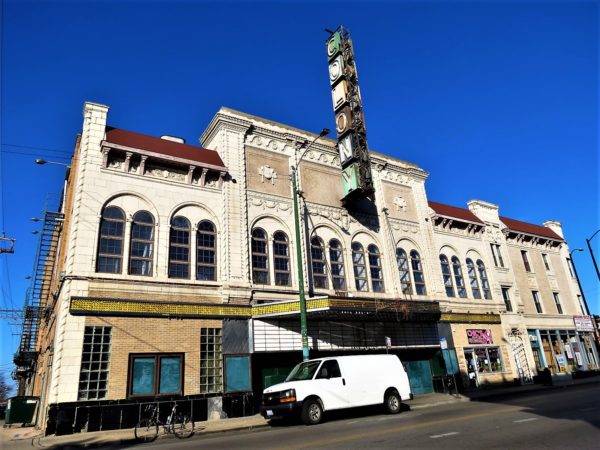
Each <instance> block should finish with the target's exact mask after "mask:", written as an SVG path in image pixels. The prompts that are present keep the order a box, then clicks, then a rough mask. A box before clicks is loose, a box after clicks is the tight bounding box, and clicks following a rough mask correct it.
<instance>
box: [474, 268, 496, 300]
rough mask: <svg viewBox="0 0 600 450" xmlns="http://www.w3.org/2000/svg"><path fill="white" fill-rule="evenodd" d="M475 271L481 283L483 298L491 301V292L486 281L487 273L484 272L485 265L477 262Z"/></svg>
mask: <svg viewBox="0 0 600 450" xmlns="http://www.w3.org/2000/svg"><path fill="white" fill-rule="evenodd" d="M477 270H478V272H479V280H480V281H481V289H482V290H483V298H485V299H486V300H491V299H492V292H491V291H490V283H489V281H488V277H487V273H486V272H485V265H484V264H483V261H482V260H480V259H478V260H477Z"/></svg>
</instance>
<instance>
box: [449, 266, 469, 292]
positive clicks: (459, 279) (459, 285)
mask: <svg viewBox="0 0 600 450" xmlns="http://www.w3.org/2000/svg"><path fill="white" fill-rule="evenodd" d="M452 271H453V272H454V281H455V283H456V290H457V291H458V296H459V297H461V298H467V289H466V287H465V280H464V278H463V273H462V268H461V267H460V261H459V260H458V258H457V257H456V256H453V257H452Z"/></svg>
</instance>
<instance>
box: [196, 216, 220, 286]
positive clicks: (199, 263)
mask: <svg viewBox="0 0 600 450" xmlns="http://www.w3.org/2000/svg"><path fill="white" fill-rule="evenodd" d="M196 280H203V281H216V280H217V232H216V230H215V226H214V224H213V223H212V222H209V221H208V220H203V221H202V222H200V223H199V224H198V233H197V234H196Z"/></svg>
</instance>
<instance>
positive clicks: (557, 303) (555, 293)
mask: <svg viewBox="0 0 600 450" xmlns="http://www.w3.org/2000/svg"><path fill="white" fill-rule="evenodd" d="M552 295H553V296H554V303H555V304H556V310H557V311H558V313H559V314H563V309H562V305H561V304H560V297H559V296H558V292H553V293H552Z"/></svg>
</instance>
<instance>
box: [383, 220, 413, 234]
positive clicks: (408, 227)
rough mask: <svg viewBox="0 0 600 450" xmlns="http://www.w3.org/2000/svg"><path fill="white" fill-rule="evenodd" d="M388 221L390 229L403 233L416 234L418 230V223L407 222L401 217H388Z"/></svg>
mask: <svg viewBox="0 0 600 450" xmlns="http://www.w3.org/2000/svg"><path fill="white" fill-rule="evenodd" d="M388 222H389V224H390V227H391V228H392V230H395V231H401V232H403V233H411V234H417V233H418V232H419V225H418V224H416V223H414V222H408V221H406V220H401V219H392V218H391V217H390V218H388Z"/></svg>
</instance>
